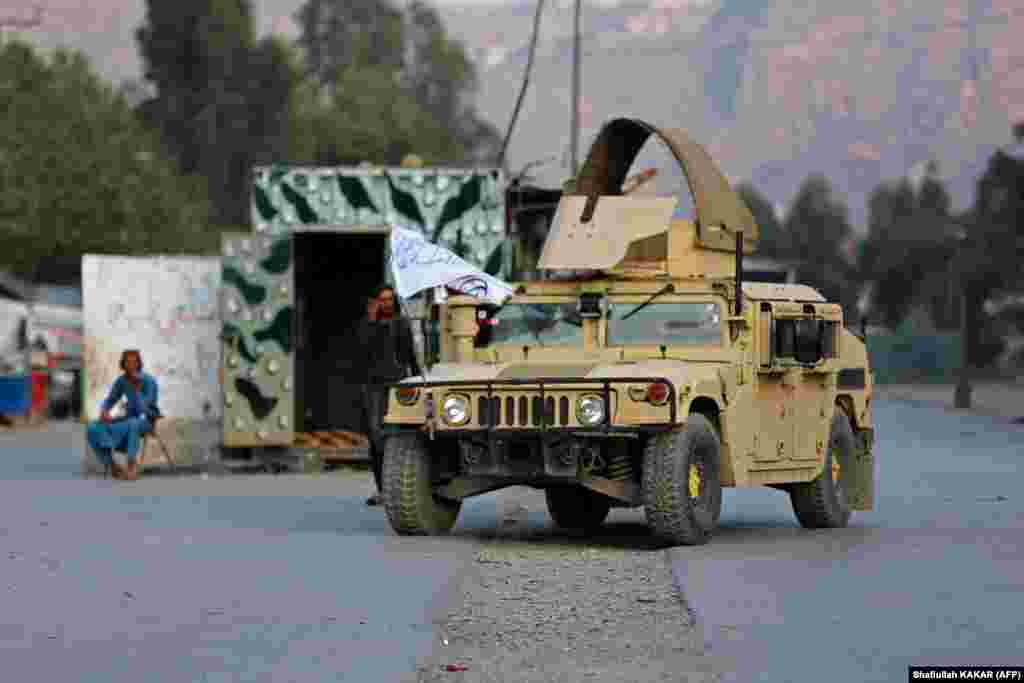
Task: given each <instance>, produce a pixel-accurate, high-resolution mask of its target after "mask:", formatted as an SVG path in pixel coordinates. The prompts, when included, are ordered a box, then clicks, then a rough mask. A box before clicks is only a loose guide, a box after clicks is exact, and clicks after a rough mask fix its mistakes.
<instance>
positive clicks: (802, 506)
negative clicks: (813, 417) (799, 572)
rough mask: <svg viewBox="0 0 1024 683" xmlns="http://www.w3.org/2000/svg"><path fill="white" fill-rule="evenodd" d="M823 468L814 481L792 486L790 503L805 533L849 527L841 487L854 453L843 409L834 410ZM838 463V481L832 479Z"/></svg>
mask: <svg viewBox="0 0 1024 683" xmlns="http://www.w3.org/2000/svg"><path fill="white" fill-rule="evenodd" d="M828 443H829V445H828V452H827V453H826V454H825V468H824V469H823V470H822V472H821V474H820V475H819V476H818V477H817V478H816V479H814V480H813V481H809V482H806V483H801V484H793V485H792V486H790V489H789V499H790V501H791V502H792V504H793V512H794V513H795V514H796V518H797V521H799V522H800V526H802V527H804V528H805V529H841V528H843V527H845V526H846V525H847V524H849V523H850V516H851V515H852V511H851V509H850V505H849V502H848V497H847V495H846V489H845V486H844V483H843V482H844V481H845V477H844V476H843V473H844V472H849V471H850V470H849V468H851V467H853V458H854V454H855V452H856V448H855V444H854V439H853V428H852V427H851V426H850V418H849V417H848V416H847V414H846V411H845V410H843V408H842V407H840V406H836V409H835V413H834V414H833V415H832V428H831V431H830V432H829V441H828ZM836 462H838V464H839V470H838V479H833V463H836Z"/></svg>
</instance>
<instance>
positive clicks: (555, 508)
mask: <svg viewBox="0 0 1024 683" xmlns="http://www.w3.org/2000/svg"><path fill="white" fill-rule="evenodd" d="M544 497H545V498H546V499H547V503H548V514H550V515H551V519H553V520H555V524H557V525H558V526H560V527H562V528H563V529H574V530H580V531H593V530H594V529H597V528H598V527H600V526H601V524H602V523H604V520H605V518H606V517H608V511H609V510H611V507H612V501H611V499H610V498H609V497H608V496H604V495H602V494H600V493H597V492H596V491H591V490H590V489H586V488H583V487H582V486H577V485H573V486H552V487H551V488H548V489H545V490H544Z"/></svg>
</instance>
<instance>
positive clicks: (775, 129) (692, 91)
mask: <svg viewBox="0 0 1024 683" xmlns="http://www.w3.org/2000/svg"><path fill="white" fill-rule="evenodd" d="M532 6H533V5H523V4H515V5H505V6H501V7H489V8H487V9H481V8H475V9H472V10H465V11H463V10H461V9H456V8H449V9H448V10H447V12H446V19H448V20H449V26H450V27H451V30H452V31H453V33H455V34H456V35H458V37H459V38H460V39H462V40H464V41H465V42H466V44H467V45H468V46H470V47H471V48H472V49H473V53H474V54H475V55H477V57H478V62H479V63H480V65H481V80H482V82H483V89H482V92H481V97H480V103H479V104H480V108H481V111H482V113H483V115H484V116H485V117H487V118H489V119H490V120H491V121H492V122H494V123H495V124H496V125H498V126H499V127H500V128H502V129H504V127H505V126H506V125H507V124H508V119H509V116H510V112H511V109H512V105H513V102H514V99H515V96H516V94H517V91H518V88H519V84H520V81H521V78H522V74H523V69H524V66H525V49H524V48H525V45H526V43H527V41H528V37H529V26H528V24H529V17H524V11H523V8H524V7H532ZM571 18H572V14H571V8H570V7H569V6H566V5H563V6H560V7H551V8H549V9H548V10H547V12H546V13H545V17H544V24H543V28H542V40H541V42H542V47H541V49H539V51H538V59H537V61H536V62H535V70H534V74H533V76H532V79H531V92H530V93H529V95H528V96H527V98H526V100H527V101H526V102H525V103H524V106H523V112H522V114H521V118H520V121H519V123H518V124H517V128H516V132H515V134H514V136H513V139H512V144H511V150H510V155H509V156H510V162H511V166H512V167H513V168H514V169H515V168H518V167H521V166H522V165H523V164H525V163H527V162H529V161H531V160H534V159H540V158H544V157H545V156H548V155H550V154H551V153H552V152H551V150H556V154H558V155H559V158H558V162H559V163H556V164H552V165H550V166H548V167H547V168H546V170H545V171H544V172H543V173H542V174H541V176H540V180H541V181H542V182H546V183H549V184H557V183H560V182H561V180H562V179H564V177H565V176H566V175H567V174H568V171H569V169H568V164H567V161H568V148H569V141H568V134H569V117H570V105H569V92H570V90H569V89H570V68H571V67H570V61H569V60H570V55H571V51H570V46H571V44H570V41H569V37H570V35H571V34H570V31H571ZM582 26H583V29H582V31H583V34H584V38H583V46H584V52H585V55H584V59H583V64H582V81H583V87H582V91H583V92H582V95H583V100H584V104H583V109H584V117H583V120H584V125H583V128H584V130H583V139H582V142H581V145H582V147H583V152H585V150H586V148H587V146H588V145H589V142H590V140H591V139H592V137H593V135H594V134H595V133H596V128H597V126H599V125H600V124H601V123H602V122H604V121H606V120H607V119H609V118H612V117H614V116H622V115H635V116H638V117H640V118H646V119H648V120H650V121H652V122H658V123H661V124H663V125H669V126H682V127H684V128H687V129H689V130H690V131H691V133H692V134H693V135H694V136H695V137H696V138H698V139H699V140H701V141H702V142H704V143H705V144H706V145H707V146H708V148H709V151H710V152H711V153H712V155H713V156H714V157H715V158H716V159H717V160H718V161H719V162H720V164H721V165H722V167H723V169H724V170H725V171H726V173H727V174H729V175H730V176H731V177H733V178H734V179H736V180H740V179H749V180H751V181H752V182H753V183H754V184H755V185H756V186H757V187H758V188H759V189H761V190H762V191H763V192H765V193H766V194H767V195H768V196H769V197H770V198H771V199H772V200H773V201H775V202H778V203H785V202H786V201H788V200H790V199H791V198H792V196H793V195H794V193H795V192H796V189H797V187H798V185H799V183H800V182H801V181H802V180H803V179H804V178H805V177H806V176H807V175H808V174H810V173H812V172H822V173H824V174H825V175H827V176H828V177H829V178H830V179H831V180H832V182H833V184H834V185H835V187H836V189H837V190H838V191H840V192H842V193H845V194H846V200H847V202H848V203H849V205H850V209H851V218H852V220H853V221H854V222H855V223H856V224H859V225H863V223H864V222H865V215H864V213H865V207H864V205H865V202H866V199H867V195H868V194H869V193H870V191H871V190H872V189H873V188H874V187H875V186H876V185H877V184H878V182H879V181H881V180H883V179H887V178H895V177H901V176H904V175H906V174H907V173H909V172H910V171H911V169H912V168H914V167H915V166H916V165H919V164H921V163H923V162H925V161H927V160H929V159H935V160H936V161H938V162H939V166H940V172H941V173H942V174H943V175H944V177H945V180H946V182H947V183H948V186H949V188H950V191H951V193H952V194H953V196H954V202H955V204H956V205H957V206H958V207H961V208H962V207H964V206H966V205H968V204H969V203H970V201H971V200H972V199H973V193H974V183H975V180H976V178H977V177H978V175H979V174H980V173H981V172H982V171H983V170H984V165H985V163H986V161H987V159H988V157H989V156H990V155H991V153H992V151H993V150H994V148H995V146H996V145H1000V144H1003V143H1005V142H1007V141H1008V140H1009V137H1010V126H1011V124H1012V122H1013V121H1014V120H1018V119H1024V68H1022V67H1024V42H1022V41H1020V40H1019V39H1018V38H1016V37H1015V36H1019V35H1024V5H1022V4H1021V3H1020V2H1019V0H984V1H981V2H977V1H975V2H972V1H971V0H945V1H943V0H932V1H927V0H914V1H912V2H911V3H899V2H897V1H896V0H862V2H858V3H849V2H842V1H840V0H817V1H816V2H814V3H804V2H796V1H795V0H771V1H766V2H760V3H759V2H752V1H750V0H724V1H723V0H714V1H712V2H698V3H688V2H686V0H676V1H675V2H658V1H657V0H655V1H653V2H650V3H644V4H642V5H641V4H625V3H623V4H621V5H618V6H614V7H598V6H592V5H587V6H586V7H585V9H584V13H583V21H582ZM597 26H600V27H601V29H600V30H597V29H596V27H597ZM493 27H502V28H503V29H505V30H504V31H503V34H502V35H499V36H498V37H497V39H496V37H495V30H494V28H493ZM510 34H511V35H512V36H514V39H512V38H506V36H509V35H510ZM972 38H973V42H974V45H975V46H976V47H972ZM500 57H503V58H500ZM583 152H581V154H582V153H583ZM650 163H651V164H652V165H659V166H661V167H662V169H663V170H664V171H670V169H669V168H667V166H668V164H667V159H666V158H665V157H664V155H661V157H660V158H659V157H658V156H656V155H652V156H651V158H650ZM672 180H676V181H678V180H679V178H678V175H675V174H673V173H671V172H669V173H667V174H666V182H665V183H664V186H665V189H668V187H669V182H671V181H672Z"/></svg>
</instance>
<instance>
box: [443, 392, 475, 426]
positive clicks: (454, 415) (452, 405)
mask: <svg viewBox="0 0 1024 683" xmlns="http://www.w3.org/2000/svg"><path fill="white" fill-rule="evenodd" d="M441 417H442V418H443V419H444V421H445V422H447V423H448V424H450V425H453V426H456V427H457V426H459V425H464V424H466V423H467V422H469V399H468V398H466V397H465V396H459V395H457V394H456V395H453V396H449V397H448V398H446V399H445V400H444V403H442V404H441Z"/></svg>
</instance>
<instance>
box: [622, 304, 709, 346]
mask: <svg viewBox="0 0 1024 683" xmlns="http://www.w3.org/2000/svg"><path fill="white" fill-rule="evenodd" d="M633 309H636V304H622V303H618V304H612V305H611V306H610V307H609V311H608V342H607V343H608V346H648V345H655V344H656V345H662V344H663V345H665V346H721V344H722V324H721V321H722V311H721V308H720V307H719V305H718V304H717V303H711V302H701V303H679V302H667V303H652V304H650V305H649V306H646V307H644V308H642V309H639V310H637V312H636V313H635V314H633V315H631V316H629V317H628V318H626V319H625V320H623V316H625V315H626V314H628V313H629V312H630V311H632V310H633Z"/></svg>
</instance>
